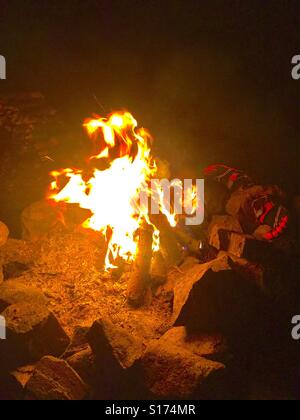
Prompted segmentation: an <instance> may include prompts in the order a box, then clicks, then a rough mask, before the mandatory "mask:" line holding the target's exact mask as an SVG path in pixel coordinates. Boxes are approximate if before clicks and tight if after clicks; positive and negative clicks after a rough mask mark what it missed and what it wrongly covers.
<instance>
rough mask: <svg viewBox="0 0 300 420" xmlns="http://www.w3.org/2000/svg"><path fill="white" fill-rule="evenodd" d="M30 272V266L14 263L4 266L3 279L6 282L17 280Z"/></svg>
mask: <svg viewBox="0 0 300 420" xmlns="http://www.w3.org/2000/svg"><path fill="white" fill-rule="evenodd" d="M27 270H29V266H28V265H26V264H22V263H19V262H18V261H12V262H9V263H7V264H4V265H3V277H4V280H8V279H12V278H14V279H15V278H17V277H20V276H22V274H23V273H24V272H25V271H27Z"/></svg>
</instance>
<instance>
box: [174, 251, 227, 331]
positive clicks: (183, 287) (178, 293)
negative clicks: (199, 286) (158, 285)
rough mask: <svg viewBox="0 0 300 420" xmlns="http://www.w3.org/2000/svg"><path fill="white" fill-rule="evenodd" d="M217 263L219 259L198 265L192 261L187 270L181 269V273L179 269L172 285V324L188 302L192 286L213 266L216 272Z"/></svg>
mask: <svg viewBox="0 0 300 420" xmlns="http://www.w3.org/2000/svg"><path fill="white" fill-rule="evenodd" d="M218 262H219V259H215V260H212V261H209V262H207V263H205V264H198V262H197V261H196V260H194V259H193V261H192V262H191V264H189V265H187V268H183V270H184V271H182V272H181V273H180V271H181V267H180V270H179V274H178V275H177V280H176V282H175V284H174V303H173V316H172V322H173V323H174V322H176V320H177V318H178V316H179V314H180V312H181V310H182V308H183V306H184V305H185V303H186V301H187V300H188V297H189V294H190V292H191V290H192V288H193V286H194V284H195V283H197V282H198V281H200V280H201V279H202V277H203V276H204V274H205V273H206V272H207V271H208V270H210V269H211V268H213V267H214V266H215V267H216V270H218Z"/></svg>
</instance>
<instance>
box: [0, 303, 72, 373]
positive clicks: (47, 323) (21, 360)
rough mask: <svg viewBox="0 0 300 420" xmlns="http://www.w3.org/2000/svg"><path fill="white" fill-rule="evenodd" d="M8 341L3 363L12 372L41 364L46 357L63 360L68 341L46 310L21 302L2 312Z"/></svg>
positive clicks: (2, 352)
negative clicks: (32, 363) (16, 367)
mask: <svg viewBox="0 0 300 420" xmlns="http://www.w3.org/2000/svg"><path fill="white" fill-rule="evenodd" d="M2 316H3V317H4V319H5V321H6V335H7V339H6V340H3V342H2V343H1V348H0V353H1V363H2V364H3V365H4V367H8V368H12V367H15V366H21V365H25V364H28V363H31V362H34V361H37V360H39V359H40V358H41V357H43V356H45V355H53V356H60V355H61V354H62V353H63V352H64V351H65V349H66V347H67V346H68V344H69V338H68V336H67V335H66V333H65V332H64V330H63V329H62V327H61V326H60V324H59V322H58V321H57V319H56V318H55V316H54V315H53V314H52V313H51V312H49V310H48V309H47V307H46V306H43V305H40V304H37V303H33V302H30V303H28V302H22V303H17V304H14V305H11V306H9V307H8V308H6V309H5V311H4V312H2Z"/></svg>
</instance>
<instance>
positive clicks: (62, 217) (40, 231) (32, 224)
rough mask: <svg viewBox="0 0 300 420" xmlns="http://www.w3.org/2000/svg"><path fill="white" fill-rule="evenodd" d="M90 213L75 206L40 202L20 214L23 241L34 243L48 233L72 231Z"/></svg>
mask: <svg viewBox="0 0 300 420" xmlns="http://www.w3.org/2000/svg"><path fill="white" fill-rule="evenodd" d="M90 215H91V214H90V212H89V211H88V210H85V209H81V208H80V207H79V206H77V205H70V204H69V205H68V206H67V207H62V206H61V205H58V204H56V205H54V204H52V203H51V201H46V200H41V201H37V202H35V203H33V204H31V205H30V206H28V207H26V208H25V210H24V211H23V212H22V216H21V218H22V236H23V239H26V240H31V241H36V240H38V239H42V238H44V237H45V236H47V235H48V234H49V233H56V232H65V231H74V230H75V229H76V228H77V227H79V226H81V225H82V223H83V222H84V221H85V220H86V219H88V217H90Z"/></svg>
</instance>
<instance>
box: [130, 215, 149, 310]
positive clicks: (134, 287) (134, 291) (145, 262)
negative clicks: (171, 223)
mask: <svg viewBox="0 0 300 420" xmlns="http://www.w3.org/2000/svg"><path fill="white" fill-rule="evenodd" d="M152 241H153V226H152V225H149V224H147V223H146V222H144V223H143V224H142V226H141V227H140V229H139V244H138V253H137V256H136V260H135V262H134V269H133V272H132V274H131V279H130V282H129V285H128V303H129V304H130V305H132V306H134V307H139V306H141V305H143V303H144V300H145V296H146V293H147V290H148V289H149V286H150V268H151V260H152Z"/></svg>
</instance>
